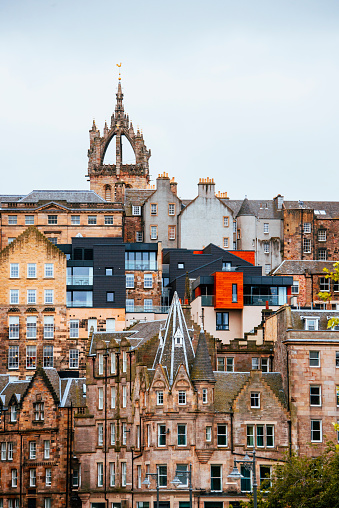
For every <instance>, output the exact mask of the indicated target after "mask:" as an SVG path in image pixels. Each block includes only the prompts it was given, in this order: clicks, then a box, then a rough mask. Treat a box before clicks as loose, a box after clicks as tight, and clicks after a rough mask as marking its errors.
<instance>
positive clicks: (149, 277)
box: [144, 273, 153, 289]
mask: <svg viewBox="0 0 339 508" xmlns="http://www.w3.org/2000/svg"><path fill="white" fill-rule="evenodd" d="M144 288H145V289H152V288H153V274H152V273H144Z"/></svg>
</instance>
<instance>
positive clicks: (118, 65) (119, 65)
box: [116, 62, 121, 81]
mask: <svg viewBox="0 0 339 508" xmlns="http://www.w3.org/2000/svg"><path fill="white" fill-rule="evenodd" d="M116 66H117V67H119V81H121V74H120V67H121V62H120V63H119V64H116Z"/></svg>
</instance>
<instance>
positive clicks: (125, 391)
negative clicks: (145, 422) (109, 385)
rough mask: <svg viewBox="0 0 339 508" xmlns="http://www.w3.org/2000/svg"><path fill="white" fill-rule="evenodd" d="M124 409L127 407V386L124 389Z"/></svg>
mask: <svg viewBox="0 0 339 508" xmlns="http://www.w3.org/2000/svg"><path fill="white" fill-rule="evenodd" d="M122 407H123V408H125V407H127V386H126V385H123V387H122Z"/></svg>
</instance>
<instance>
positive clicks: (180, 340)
mask: <svg viewBox="0 0 339 508" xmlns="http://www.w3.org/2000/svg"><path fill="white" fill-rule="evenodd" d="M183 339H184V336H183V334H182V333H181V331H180V330H179V328H178V329H177V331H176V332H175V334H174V344H175V346H182V343H183Z"/></svg>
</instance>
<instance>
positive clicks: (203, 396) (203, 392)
mask: <svg viewBox="0 0 339 508" xmlns="http://www.w3.org/2000/svg"><path fill="white" fill-rule="evenodd" d="M202 403H203V404H207V388H203V389H202Z"/></svg>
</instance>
